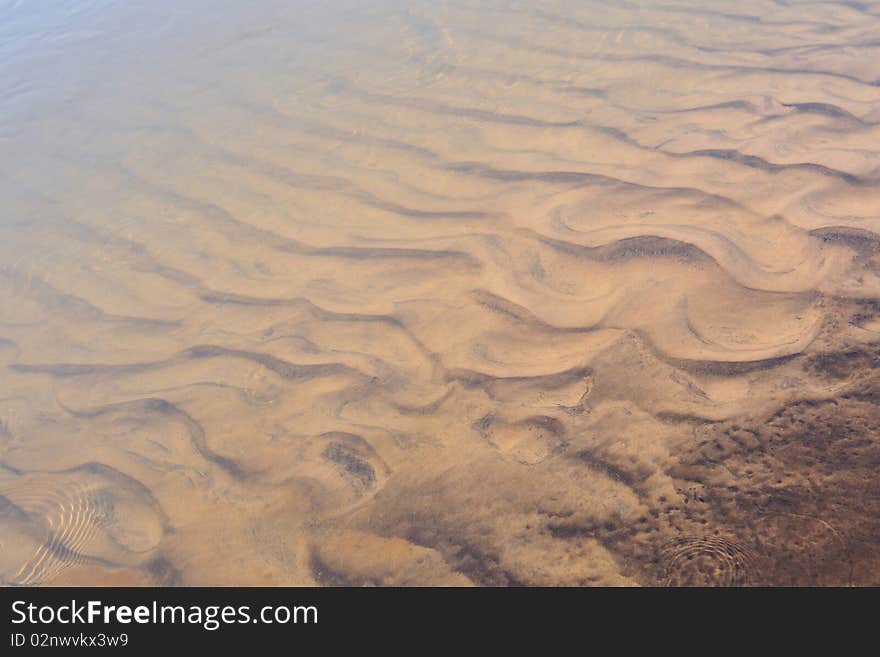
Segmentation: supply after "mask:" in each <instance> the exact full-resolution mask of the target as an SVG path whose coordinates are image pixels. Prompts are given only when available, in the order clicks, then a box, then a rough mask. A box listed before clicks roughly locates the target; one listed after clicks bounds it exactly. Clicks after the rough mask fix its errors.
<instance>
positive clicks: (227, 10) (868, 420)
mask: <svg viewBox="0 0 880 657" xmlns="http://www.w3.org/2000/svg"><path fill="white" fill-rule="evenodd" d="M878 33H880V3H878V2H872V1H865V2H860V3H850V2H800V1H797V0H791V1H785V0H777V1H775V2H773V1H770V0H764V1H754V0H745V1H742V0H741V1H737V2H732V1H727V0H715V1H713V2H710V3H707V2H701V1H699V0H668V1H667V0H664V1H662V2H661V1H659V0H650V1H648V2H641V3H636V2H631V3H630V2H617V1H614V2H612V1H610V0H608V1H606V2H601V1H594V2H570V1H556V2H541V3H533V2H498V1H494V0H491V1H487V2H480V3H469V2H422V1H419V0H410V1H407V2H390V1H387V0H381V1H380V2H332V3H323V2H293V3H291V2H274V1H272V0H252V1H251V2H247V3H242V2H217V1H214V2H210V3H209V2H205V1H197V0H187V1H186V2H171V1H170V0H151V1H150V2H137V1H134V0H131V1H126V2H112V1H109V0H106V1H82V0H75V1H74V0H51V1H48V0H47V1H45V2H30V3H29V2H19V1H14V2H10V1H9V0H5V1H0V544H2V546H3V548H2V550H0V581H2V582H4V583H6V584H32V585H33V584H187V585H221V584H231V585H236V584H254V585H262V584H271V585H281V584H330V585H333V584H356V585H360V584H380V585H400V584H418V585H434V584H462V585H468V584H478V585H480V584H527V585H582V584H587V585H617V584H625V585H634V584H641V585H680V584H720V585H748V584H818V585H832V584H834V585H843V584H875V585H877V584H880V557H878V554H880V553H878V550H877V548H878V545H880V480H878V477H877V467H878V465H880V409H878V406H877V405H878V404H880V377H878V375H877V374H876V363H877V362H878V358H880V342H878V335H880V333H878V332H880V277H878V275H880V256H878V244H880V186H878V181H880V40H878V38H877V35H878Z"/></svg>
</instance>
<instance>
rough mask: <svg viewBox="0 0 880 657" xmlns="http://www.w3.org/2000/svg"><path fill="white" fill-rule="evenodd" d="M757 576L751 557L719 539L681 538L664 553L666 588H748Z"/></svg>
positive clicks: (662, 576)
mask: <svg viewBox="0 0 880 657" xmlns="http://www.w3.org/2000/svg"><path fill="white" fill-rule="evenodd" d="M753 573H754V559H753V557H752V555H751V553H750V552H749V551H748V550H746V549H745V548H743V547H742V546H740V545H737V544H736V543H733V542H731V541H728V540H726V539H724V538H721V537H718V536H689V537H683V538H678V539H676V540H674V541H671V542H669V543H667V544H666V545H664V546H663V547H662V548H661V550H660V582H661V583H662V584H663V586H745V585H748V584H749V583H750V582H751V581H752V575H753Z"/></svg>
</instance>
